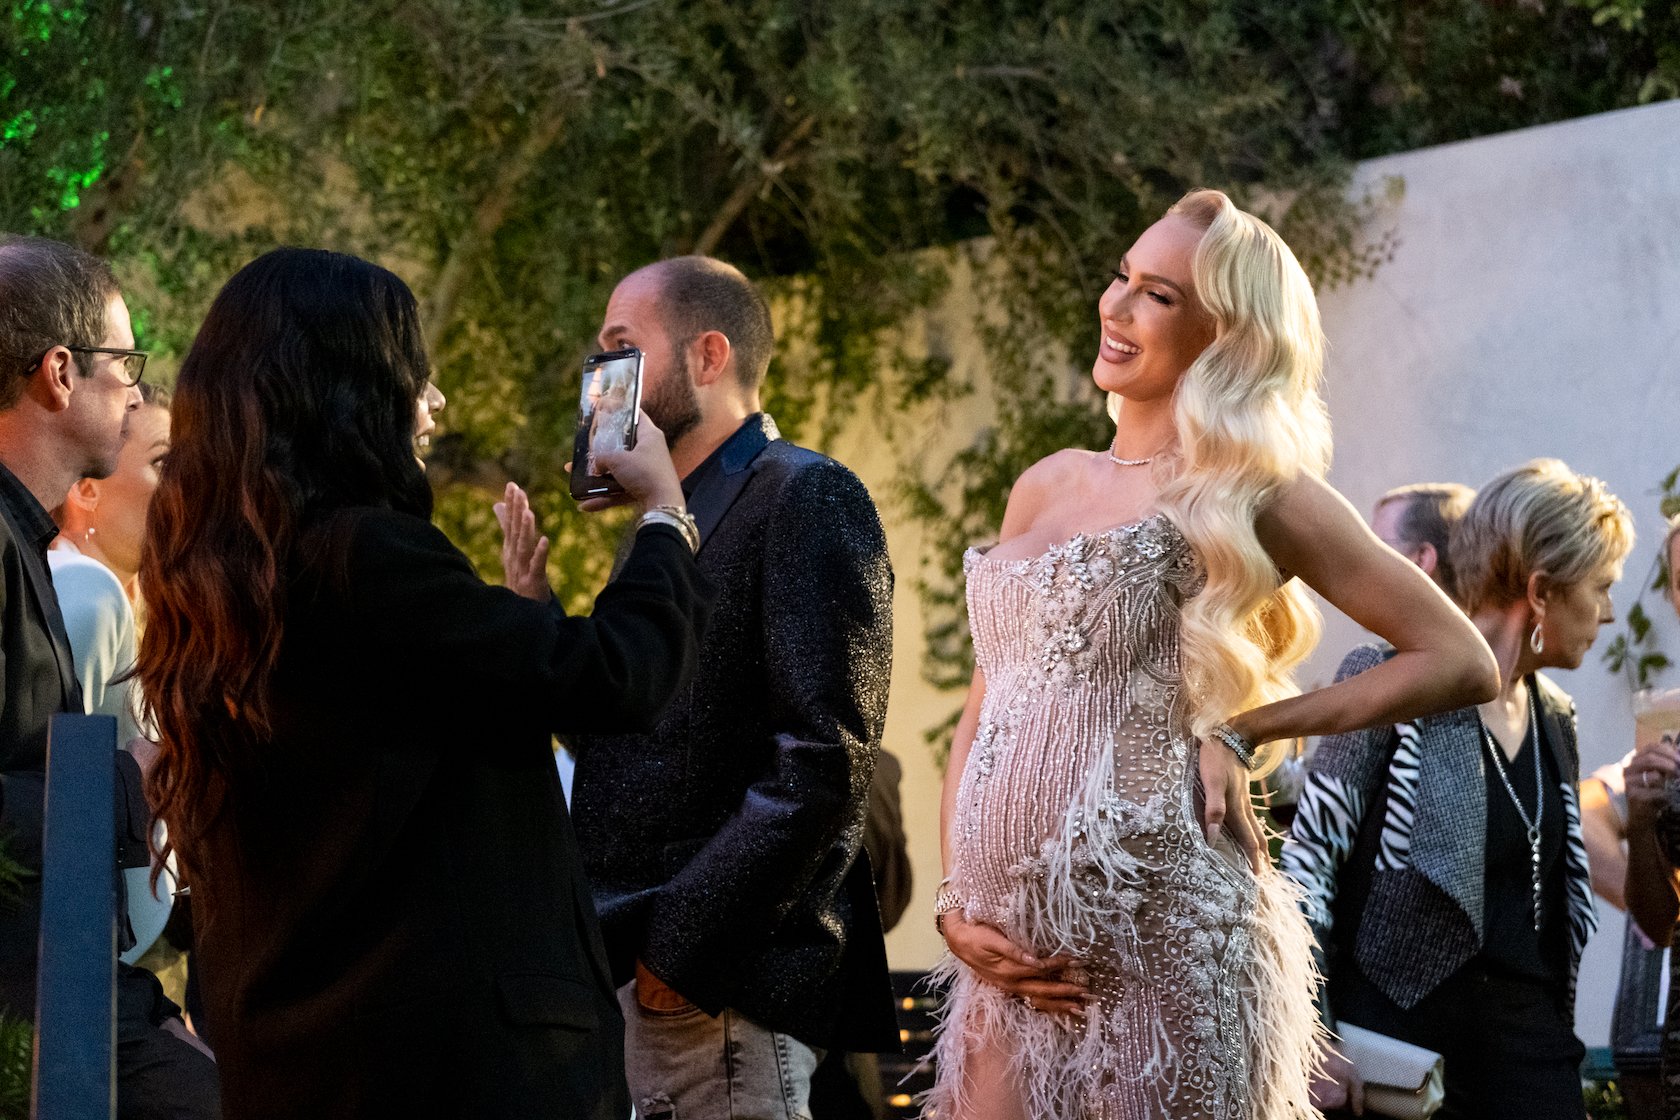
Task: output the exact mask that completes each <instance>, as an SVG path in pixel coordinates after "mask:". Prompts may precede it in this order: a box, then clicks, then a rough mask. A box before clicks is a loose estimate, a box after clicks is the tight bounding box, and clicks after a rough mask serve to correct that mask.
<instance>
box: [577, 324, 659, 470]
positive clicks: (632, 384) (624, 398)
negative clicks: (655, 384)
mask: <svg viewBox="0 0 1680 1120" xmlns="http://www.w3.org/2000/svg"><path fill="white" fill-rule="evenodd" d="M641 406H642V352H641V351H640V350H637V349H636V348H635V347H633V346H632V347H629V348H627V349H624V350H612V351H608V352H607V353H605V354H591V355H590V356H589V357H588V358H585V359H584V362H583V391H582V394H581V396H580V397H579V399H578V425H577V433H576V434H575V435H574V436H573V437H572V497H574V498H577V499H579V500H582V499H584V498H598V497H600V496H601V495H603V494H618V493H622V492H623V490H624V488H623V487H622V486H620V485H619V484H618V483H617V482H616V481H614V480H613V477H612V475H610V474H607V473H606V472H605V471H602V470H601V469H600V468H599V467H597V466H596V463H595V456H596V455H597V454H598V453H600V452H602V451H618V450H622V449H626V448H631V447H635V446H636V413H637V410H638V409H640V408H641Z"/></svg>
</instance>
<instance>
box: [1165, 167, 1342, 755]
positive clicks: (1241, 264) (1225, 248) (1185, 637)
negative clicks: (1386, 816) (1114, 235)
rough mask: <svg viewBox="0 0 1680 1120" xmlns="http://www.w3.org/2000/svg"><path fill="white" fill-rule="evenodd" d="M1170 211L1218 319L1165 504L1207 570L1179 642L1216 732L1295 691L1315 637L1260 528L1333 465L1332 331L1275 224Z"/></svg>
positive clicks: (1189, 399) (1266, 751) (1313, 614)
mask: <svg viewBox="0 0 1680 1120" xmlns="http://www.w3.org/2000/svg"><path fill="white" fill-rule="evenodd" d="M1168 213H1169V214H1173V215H1176V216H1178V217H1181V218H1184V219H1187V220H1188V221H1190V222H1192V223H1194V224H1196V225H1198V226H1200V227H1201V228H1202V229H1203V230H1205V232H1204V233H1203V235H1202V239H1201V242H1200V243H1199V244H1198V245H1197V246H1196V253H1195V258H1194V262H1193V265H1192V280H1193V283H1194V285H1195V291H1196V296H1197V298H1198V299H1199V300H1200V301H1201V304H1202V306H1203V307H1204V308H1205V309H1206V310H1207V311H1208V313H1209V314H1210V315H1212V317H1213V319H1214V324H1215V334H1214V340H1213V342H1212V343H1211V344H1210V345H1209V346H1208V348H1207V349H1206V350H1204V351H1202V353H1201V355H1200V356H1198V357H1197V358H1196V360H1195V361H1194V362H1192V363H1191V364H1190V368H1189V369H1187V370H1186V371H1185V373H1184V376H1183V378H1181V379H1180V381H1179V384H1178V389H1177V391H1176V395H1175V397H1174V414H1175V419H1176V423H1177V427H1178V454H1179V456H1180V459H1181V462H1180V469H1179V470H1178V472H1177V474H1176V475H1175V477H1173V478H1172V479H1171V480H1170V481H1168V482H1167V484H1166V485H1165V486H1164V487H1163V490H1162V494H1161V500H1160V505H1161V508H1162V510H1163V512H1165V513H1166V515H1167V516H1168V517H1170V518H1171V519H1172V521H1173V523H1174V524H1175V525H1176V526H1177V527H1178V529H1179V531H1180V532H1181V533H1183V535H1184V538H1185V539H1186V540H1187V541H1188V542H1189V544H1190V546H1191V548H1192V549H1194V551H1195V553H1196V555H1197V557H1198V558H1199V559H1200V561H1201V563H1202V567H1203V569H1204V570H1205V572H1206V583H1205V584H1204V586H1203V588H1202V590H1201V591H1200V592H1199V593H1198V594H1196V595H1195V596H1194V597H1192V598H1191V599H1190V601H1189V602H1188V603H1186V604H1185V608H1184V615H1183V623H1182V631H1181V638H1180V657H1181V661H1182V665H1183V672H1184V680H1185V685H1186V689H1187V693H1188V695H1189V696H1190V698H1191V710H1190V726H1191V731H1192V732H1193V733H1194V734H1196V735H1197V736H1199V737H1206V735H1207V734H1208V732H1209V731H1210V730H1211V729H1212V728H1213V726H1214V725H1215V724H1217V723H1219V722H1220V721H1222V720H1225V719H1228V718H1229V717H1230V716H1232V715H1234V714H1236V713H1237V712H1241V711H1246V710H1247V709H1249V708H1253V707H1256V706H1258V705H1261V704H1266V703H1270V702H1271V701H1273V700H1278V699H1281V698H1283V697H1285V696H1290V695H1294V694H1295V692H1296V691H1297V689H1296V688H1295V684H1294V679H1293V670H1294V668H1295V666H1296V665H1298V664H1299V663H1300V662H1301V660H1302V659H1303V658H1304V657H1306V655H1307V654H1308V653H1309V652H1311V650H1312V648H1313V646H1314V645H1315V644H1316V643H1317V641H1318V635H1319V629H1320V621H1321V620H1320V617H1319V613H1318V609H1317V608H1316V607H1315V606H1314V605H1313V602H1312V600H1311V599H1310V598H1309V597H1308V596H1307V593H1306V591H1305V590H1304V589H1303V588H1302V587H1301V585H1300V584H1299V582H1298V581H1295V580H1290V581H1288V582H1287V583H1283V584H1282V585H1281V586H1280V583H1279V573H1278V569H1277V565H1276V564H1275V563H1274V562H1273V561H1272V559H1271V557H1270V556H1268V555H1267V554H1266V550H1265V549H1264V548H1262V547H1261V546H1260V541H1259V538H1258V537H1257V536H1256V535H1255V531H1254V521H1255V517H1256V515H1257V514H1258V513H1259V511H1260V510H1261V508H1262V507H1263V506H1264V505H1265V504H1266V502H1267V501H1268V500H1269V499H1270V498H1271V497H1272V496H1273V495H1275V494H1276V493H1277V490H1278V488H1279V487H1280V486H1282V485H1283V484H1284V483H1287V482H1289V481H1290V480H1291V479H1294V478H1296V477H1298V476H1300V475H1301V474H1303V473H1305V474H1310V475H1312V476H1314V477H1318V478H1322V477H1323V476H1324V473H1325V471H1326V470H1328V469H1329V466H1330V417H1329V412H1328V411H1327V410H1326V408H1325V405H1324V399H1323V398H1322V397H1321V396H1320V395H1319V384H1320V381H1321V379H1322V376H1323V370H1324V332H1323V330H1322V329H1321V327H1320V326H1319V319H1318V303H1317V301H1316V300H1315V299H1314V297H1313V290H1312V282H1311V281H1309V280H1308V279H1307V275H1306V273H1305V272H1303V271H1302V270H1301V265H1300V263H1299V262H1298V261H1297V260H1296V259H1295V254H1294V253H1292V252H1290V250H1289V246H1288V245H1285V244H1284V242H1283V239H1282V238H1281V237H1279V236H1278V235H1277V234H1276V232H1274V231H1273V230H1272V228H1271V227H1270V226H1268V225H1267V224H1266V223H1265V222H1263V221H1261V220H1260V219H1259V218H1256V217H1254V216H1253V215H1252V214H1247V213H1244V212H1243V211H1242V210H1239V209H1237V207H1236V205H1235V204H1234V203H1232V201H1231V200H1230V199H1229V198H1228V197H1226V196H1225V195H1224V194H1223V193H1221V192H1219V191H1213V190H1199V191H1192V192H1191V193H1189V194H1187V195H1185V196H1184V197H1183V198H1182V199H1180V200H1179V201H1178V203H1177V204H1176V205H1174V206H1173V208H1172V209H1171V210H1170V211H1168ZM1284 753H1285V744H1282V743H1273V744H1268V745H1267V746H1266V747H1265V748H1263V749H1262V752H1261V766H1260V768H1261V772H1264V771H1266V770H1270V769H1271V768H1272V767H1274V766H1276V765H1277V763H1278V762H1280V761H1282V759H1283V757H1284Z"/></svg>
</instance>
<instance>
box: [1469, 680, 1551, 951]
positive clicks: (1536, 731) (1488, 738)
mask: <svg viewBox="0 0 1680 1120" xmlns="http://www.w3.org/2000/svg"><path fill="white" fill-rule="evenodd" d="M1476 722H1477V723H1478V724H1480V726H1481V729H1482V742H1483V743H1486V744H1487V749H1488V754H1489V755H1490V756H1492V758H1493V768H1494V769H1495V770H1497V771H1498V772H1499V780H1500V782H1502V783H1503V784H1504V786H1505V792H1506V793H1508V794H1510V795H1511V804H1512V805H1514V806H1516V809H1517V816H1519V817H1521V818H1522V823H1523V827H1524V828H1525V829H1527V831H1528V868H1529V876H1530V881H1531V882H1532V884H1533V886H1534V932H1536V933H1539V932H1540V888H1541V883H1540V822H1541V821H1543V820H1545V818H1546V787H1545V779H1544V778H1542V777H1541V775H1540V716H1539V714H1538V712H1537V711H1536V710H1535V707H1534V686H1533V685H1532V684H1531V685H1529V686H1528V734H1529V737H1530V739H1531V742H1532V745H1533V747H1534V819H1533V820H1532V821H1531V820H1529V819H1528V812H1527V810H1525V809H1524V808H1523V806H1522V802H1521V801H1519V800H1517V790H1516V787H1515V786H1513V785H1512V784H1511V779H1510V778H1509V777H1508V776H1507V775H1506V773H1505V758H1504V752H1503V751H1501V750H1500V749H1499V744H1498V742H1496V741H1495V740H1494V737H1493V732H1491V731H1489V730H1488V725H1487V724H1486V723H1485V722H1483V721H1482V718H1481V716H1480V714H1478V715H1477V717H1476Z"/></svg>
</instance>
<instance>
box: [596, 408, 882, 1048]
mask: <svg viewBox="0 0 1680 1120" xmlns="http://www.w3.org/2000/svg"><path fill="white" fill-rule="evenodd" d="M712 468H713V469H710V470H709V469H708V467H706V466H703V467H702V468H701V469H700V470H699V471H697V472H696V475H697V476H701V475H706V476H708V477H707V478H706V480H705V481H702V482H700V483H699V484H698V485H697V488H696V489H695V491H694V493H693V494H692V496H691V497H690V501H689V506H690V509H691V510H692V512H693V513H694V515H695V517H696V519H697V520H698V521H699V522H700V524H701V528H702V531H703V532H704V533H705V543H704V544H703V546H702V547H701V550H700V557H699V559H700V569H701V571H703V572H705V573H706V575H707V577H708V578H709V579H711V581H712V582H713V583H714V584H715V585H716V586H717V588H718V603H717V610H716V614H715V616H714V620H713V624H712V626H711V628H710V629H709V630H708V631H707V633H706V636H705V638H704V640H703V641H702V643H701V648H700V661H699V666H698V668H697V669H696V671H695V676H694V680H693V682H692V684H690V685H689V687H688V688H687V689H685V690H684V691H683V692H682V693H681V694H680V695H679V697H678V699H677V700H676V702H675V703H673V704H672V705H671V708H670V710H669V711H668V712H667V713H666V714H665V718H664V719H663V720H661V721H660V722H659V725H658V727H657V728H655V729H654V731H653V732H652V733H651V734H646V735H622V736H601V735H593V736H582V737H578V738H576V739H574V740H573V743H574V746H575V747H576V749H577V755H578V761H577V773H576V778H575V780H574V783H573V787H572V812H573V819H574V820H575V821H576V822H577V828H578V835H579V839H580V841H581V842H582V845H583V853H584V864H585V866H586V867H587V868H588V870H589V874H590V878H591V880H592V881H593V882H594V884H595V902H596V907H597V909H598V910H599V911H600V914H601V924H602V930H603V932H604V934H605V936H606V940H607V950H608V954H609V956H610V957H611V960H612V966H613V973H614V978H615V979H616V980H617V981H618V982H620V983H623V982H625V981H627V980H628V979H629V978H630V976H631V975H632V974H633V967H634V964H635V961H636V958H637V957H638V956H639V957H641V958H642V959H643V960H645V961H646V963H647V965H648V967H649V968H650V969H651V970H652V971H653V973H654V974H655V975H657V976H659V977H660V978H661V979H662V980H664V981H665V982H666V983H668V984H670V985H671V986H672V987H674V988H675V989H676V990H677V991H678V992H679V993H681V994H682V995H683V996H685V997H686V998H688V999H689V1000H691V1001H692V1002H694V1003H695V1004H698V1005H699V1006H700V1007H701V1008H703V1009H704V1010H705V1011H707V1012H708V1013H710V1014H713V1015H716V1014H718V1013H719V1012H720V1011H722V1010H723V1009H724V1008H725V1007H729V1008H733V1009H735V1010H736V1011H739V1012H741V1013H742V1014H744V1015H746V1016H747V1017H748V1018H750V1019H752V1020H754V1021H755V1022H758V1023H760V1024H762V1025H763V1026H766V1027H769V1028H771V1029H772V1030H777V1031H782V1032H784V1033H787V1034H791V1035H793V1036H794V1037H796V1038H798V1039H800V1040H801V1041H803V1042H805V1043H807V1044H808V1045H812V1046H817V1047H824V1048H839V1049H846V1050H888V1049H893V1050H896V1049H897V1048H898V1046H899V1040H898V1026H897V1022H896V1020H895V1017H894V1013H893V1008H892V993H891V989H890V985H889V981H888V977H887V971H886V953H885V946H884V943H883V941H882V937H881V923H880V916H879V912H878V910H877V907H876V902H875V894H874V890H873V886H872V884H871V880H870V873H869V867H868V861H867V860H866V859H862V858H859V856H858V847H859V844H860V843H861V840H862V836H863V822H864V812H865V805H866V802H867V798H868V790H869V783H870V777H871V774H872V772H873V770H874V766H875V756H876V753H877V751H878V750H879V748H880V741H881V728H882V724H883V722H884V721H885V718H886V707H887V679H888V676H889V674H890V671H891V665H892V569H891V566H890V565H889V563H888V560H887V549H886V539H885V537H884V535H883V534H882V531H881V523H880V519H879V518H878V517H877V515H876V512H875V506H874V503H873V502H871V501H870V499H869V494H868V492H867V491H866V490H865V489H864V487H863V484H862V483H861V482H859V481H858V479H857V477H856V476H855V475H853V474H852V472H851V471H849V470H847V469H846V468H845V467H843V466H841V465H840V464H839V463H837V462H835V461H833V460H832V459H827V458H824V457H823V456H821V455H818V454H816V453H815V452H812V451H807V450H804V449H803V448H799V447H795V446H794V445H792V444H790V443H787V442H785V441H783V440H781V439H779V438H777V437H776V431H775V426H774V424H773V423H771V422H770V420H769V419H768V417H763V416H757V417H753V418H751V419H749V420H748V421H747V422H746V424H745V425H744V426H743V427H742V429H741V430H740V431H739V432H737V434H736V435H735V436H734V437H732V438H731V439H730V441H729V442H727V443H726V444H725V445H724V446H723V448H721V449H720V459H719V460H718V461H717V462H716V463H715V464H712Z"/></svg>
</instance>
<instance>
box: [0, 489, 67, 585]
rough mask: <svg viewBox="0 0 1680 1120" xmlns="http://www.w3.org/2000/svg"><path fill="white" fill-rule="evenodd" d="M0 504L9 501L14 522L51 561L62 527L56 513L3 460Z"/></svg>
mask: <svg viewBox="0 0 1680 1120" xmlns="http://www.w3.org/2000/svg"><path fill="white" fill-rule="evenodd" d="M0 503H4V504H5V506H6V512H8V513H10V514H11V515H12V521H13V522H14V523H15V524H16V525H17V526H18V528H19V529H21V530H22V531H23V534H24V537H25V538H26V539H27V540H28V542H29V543H31V544H33V545H34V546H35V552H36V555H37V556H38V558H39V559H40V561H41V563H42V565H43V566H44V565H45V564H46V562H47V546H48V545H50V544H52V541H53V538H54V537H56V536H58V526H57V525H56V524H54V523H53V519H52V514H50V513H48V512H47V511H46V509H45V508H43V507H42V505H41V503H40V501H39V500H38V499H37V498H36V497H35V495H34V494H33V493H31V492H30V490H29V487H27V486H25V485H24V484H23V483H21V482H19V481H18V476H17V475H15V474H13V473H12V472H11V471H9V470H7V469H6V464H4V463H0ZM49 582H51V580H50V577H49Z"/></svg>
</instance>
